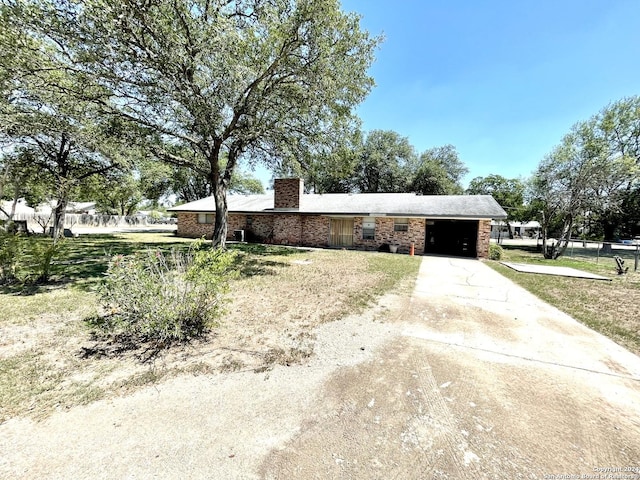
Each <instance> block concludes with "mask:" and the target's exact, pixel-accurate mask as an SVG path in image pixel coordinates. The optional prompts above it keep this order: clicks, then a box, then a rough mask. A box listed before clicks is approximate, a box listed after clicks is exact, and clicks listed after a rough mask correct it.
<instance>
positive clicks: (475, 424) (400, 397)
mask: <svg viewBox="0 0 640 480" xmlns="http://www.w3.org/2000/svg"><path fill="white" fill-rule="evenodd" d="M396 318H397V322H399V324H400V325H401V331H402V332H401V336H399V337H397V338H395V339H394V340H393V341H390V342H389V343H388V344H387V345H386V347H385V348H384V349H382V351H380V352H379V353H378V354H377V355H376V357H375V359H374V360H373V361H371V362H367V363H365V364H361V365H358V366H356V367H354V368H351V369H349V370H345V371H343V372H341V373H340V374H338V375H336V376H334V377H333V378H332V380H331V381H329V382H328V383H327V385H326V386H325V390H324V395H323V396H322V400H321V401H322V404H323V405H322V407H320V409H319V413H318V412H316V413H315V414H314V415H313V416H310V417H309V418H308V420H307V423H306V424H305V428H304V429H303V433H301V434H300V435H299V436H298V437H297V438H296V439H295V440H293V441H292V442H291V443H290V444H289V445H287V446H286V448H284V449H283V450H281V451H278V452H276V453H274V454H273V455H272V457H271V458H270V459H269V460H268V462H267V465H266V467H265V469H264V470H263V472H265V473H266V474H267V477H269V478H380V479H383V478H384V479H386V478H403V479H405V478H415V479H432V478H452V479H460V478H468V479H477V478H500V479H513V478H614V477H609V476H608V475H609V474H611V472H617V474H619V473H620V472H622V473H624V474H626V475H628V476H627V477H615V478H640V463H639V461H640V358H638V357H637V356H635V355H633V354H631V353H630V352H628V351H627V350H625V349H623V348H621V347H620V346H618V345H616V344H615V343H613V342H611V341H610V340H608V339H607V338H605V337H603V336H601V335H599V334H597V333H595V332H593V331H591V330H590V329H588V328H586V327H584V326H582V325H581V324H579V323H578V322H576V321H575V320H573V319H572V318H570V317H568V316H567V315H565V314H563V313H562V312H560V311H558V310H557V309H555V308H552V307H550V306H549V305H547V304H545V303H543V302H542V301H540V300H539V299H538V298H536V297H534V296H533V295H531V294H529V293H528V292H526V291H525V290H523V289H522V288H520V287H518V286H517V285H515V284H514V283H512V282H511V281H509V280H507V279H506V278H504V277H502V276H501V275H499V274H498V273H496V272H495V271H493V270H491V269H490V268H489V267H487V266H486V265H484V264H483V263H482V262H480V261H477V260H466V259H454V258H445V257H425V258H424V259H423V261H422V266H421V269H420V274H419V278H418V282H417V285H416V288H415V292H414V295H413V296H412V298H411V300H410V302H409V304H408V305H406V306H405V308H404V310H403V312H402V314H400V315H396ZM616 469H620V470H616ZM625 469H627V470H625ZM563 475H565V476H563ZM573 475H575V476H573ZM589 475H597V476H595V477H589ZM601 475H602V476H601ZM629 475H630V476H629Z"/></svg>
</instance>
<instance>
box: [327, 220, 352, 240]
mask: <svg viewBox="0 0 640 480" xmlns="http://www.w3.org/2000/svg"><path fill="white" fill-rule="evenodd" d="M329 245H331V246H332V247H351V246H353V218H332V219H331V235H330V239H329Z"/></svg>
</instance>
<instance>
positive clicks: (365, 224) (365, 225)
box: [362, 217, 376, 240]
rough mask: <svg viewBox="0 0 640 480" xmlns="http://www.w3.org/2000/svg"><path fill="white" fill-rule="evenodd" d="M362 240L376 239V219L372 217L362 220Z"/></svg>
mask: <svg viewBox="0 0 640 480" xmlns="http://www.w3.org/2000/svg"><path fill="white" fill-rule="evenodd" d="M362 239H363V240H375V239H376V219H375V218H372V217H364V218H363V219H362Z"/></svg>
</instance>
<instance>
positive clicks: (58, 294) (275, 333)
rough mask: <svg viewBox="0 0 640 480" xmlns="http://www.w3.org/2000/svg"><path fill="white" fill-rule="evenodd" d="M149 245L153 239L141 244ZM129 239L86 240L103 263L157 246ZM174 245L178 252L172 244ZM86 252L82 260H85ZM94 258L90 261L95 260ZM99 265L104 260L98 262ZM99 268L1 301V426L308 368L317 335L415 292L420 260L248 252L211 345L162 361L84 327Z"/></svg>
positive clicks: (172, 353)
mask: <svg viewBox="0 0 640 480" xmlns="http://www.w3.org/2000/svg"><path fill="white" fill-rule="evenodd" d="M142 238H144V239H146V240H148V239H149V237H148V236H147V237H142ZM138 240H139V239H138V238H133V237H132V236H120V237H119V238H116V237H109V238H108V239H105V238H97V239H96V244H95V245H93V244H91V241H90V240H85V247H86V248H91V249H92V251H95V252H97V255H100V256H101V259H100V262H106V261H107V256H105V255H104V254H103V253H102V252H103V250H102V248H103V245H102V243H104V242H108V244H109V247H110V250H111V252H118V248H119V245H120V243H119V242H122V245H123V248H124V251H125V252H130V251H131V250H133V249H135V248H134V246H135V245H137V248H146V247H147V246H148V245H149V243H151V244H153V245H158V244H162V243H164V242H163V240H165V239H164V238H163V239H161V240H158V239H155V238H154V239H153V240H152V241H151V242H145V243H137V241H138ZM166 241H167V244H171V243H173V242H172V241H171V239H170V238H167V239H166ZM81 254H82V252H78V255H81ZM89 258H90V257H89ZM96 258H97V257H96ZM100 262H98V261H97V260H96V264H95V265H93V264H92V267H91V270H87V271H86V275H85V276H80V277H78V278H77V279H75V281H68V279H67V283H65V284H59V285H57V287H56V288H54V289H42V288H40V289H38V290H36V291H31V292H11V291H5V292H4V293H0V423H1V422H3V421H6V420H7V419H9V418H12V417H16V416H30V417H32V418H42V417H43V416H46V415H48V414H49V413H50V412H52V411H54V410H57V409H65V408H70V407H72V406H74V405H78V404H83V403H88V402H92V401H95V400H97V399H99V398H104V397H108V396H113V395H124V394H128V393H130V392H131V391H134V390H136V389H138V388H140V387H141V386H145V385H149V384H153V383H156V382H159V381H162V380H164V379H166V378H168V377H170V376H173V375H178V374H192V375H200V374H208V373H212V372H219V371H225V372H233V371H240V370H252V371H263V370H265V369H269V368H271V367H272V365H274V364H281V365H288V364H291V363H297V362H301V361H304V360H305V358H307V357H308V356H309V355H311V354H312V353H313V342H314V338H313V335H312V329H313V328H314V327H315V326H316V325H318V324H320V323H323V322H327V321H333V320H336V319H339V318H341V317H343V316H345V315H346V314H349V313H354V312H357V311H358V310H360V309H362V308H364V307H365V306H366V305H367V304H369V303H370V302H371V301H372V300H373V299H374V298H375V297H376V296H378V295H381V294H382V293H384V292H386V291H389V290H391V289H402V288H409V287H410V286H411V285H412V284H413V281H414V280H415V277H416V275H417V271H418V268H419V264H420V259H419V258H412V257H408V256H402V255H391V254H379V253H367V252H355V251H341V250H313V251H311V250H296V249H290V248H282V247H251V246H249V247H244V248H241V262H239V264H238V271H239V276H238V277H237V278H236V279H235V280H234V281H233V282H232V285H231V292H230V295H229V298H230V301H229V303H228V305H227V314H226V315H225V316H224V318H222V320H221V325H220V327H218V328H216V329H215V330H214V331H212V332H211V333H210V334H209V335H208V336H207V337H205V338H201V339H198V340H195V341H193V342H190V343H189V344H185V345H177V346H174V347H172V348H170V349H168V350H165V351H161V352H157V351H155V350H151V351H145V350H144V349H143V348H142V349H141V348H137V349H128V346H126V345H119V344H107V343H104V342H101V341H98V340H96V339H93V338H92V337H91V334H90V331H89V329H88V327H87V326H86V324H85V322H84V319H86V318H87V317H89V316H91V315H93V314H95V312H96V310H97V308H98V306H97V299H96V296H95V294H94V293H93V286H94V285H95V281H96V280H95V279H96V278H98V277H97V276H96V273H99V272H100V271H101V269H103V267H102V264H101V263H100Z"/></svg>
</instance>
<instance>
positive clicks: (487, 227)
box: [476, 220, 491, 258]
mask: <svg viewBox="0 0 640 480" xmlns="http://www.w3.org/2000/svg"><path fill="white" fill-rule="evenodd" d="M490 239H491V220H479V221H478V245H477V247H476V250H477V252H478V258H487V257H488V256H489V240H490Z"/></svg>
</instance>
